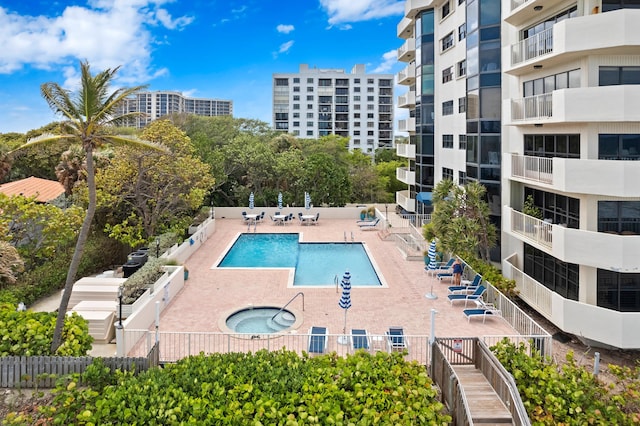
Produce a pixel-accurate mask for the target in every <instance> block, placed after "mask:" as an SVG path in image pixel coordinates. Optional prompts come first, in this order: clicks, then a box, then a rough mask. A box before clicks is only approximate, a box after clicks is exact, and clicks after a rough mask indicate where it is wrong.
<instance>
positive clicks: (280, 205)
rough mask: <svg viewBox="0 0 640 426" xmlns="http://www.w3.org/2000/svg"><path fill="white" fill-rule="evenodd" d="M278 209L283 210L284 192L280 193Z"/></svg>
mask: <svg viewBox="0 0 640 426" xmlns="http://www.w3.org/2000/svg"><path fill="white" fill-rule="evenodd" d="M278 209H280V210H282V192H278Z"/></svg>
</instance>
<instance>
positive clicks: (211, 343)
mask: <svg viewBox="0 0 640 426" xmlns="http://www.w3.org/2000/svg"><path fill="white" fill-rule="evenodd" d="M138 331H139V330H138ZM146 334H147V335H149V336H151V337H147V336H144V337H142V338H140V342H139V344H138V345H137V346H136V347H135V349H134V350H132V351H131V353H130V354H129V356H136V355H134V354H135V353H140V354H143V353H145V351H148V349H149V348H148V346H149V345H153V343H154V342H155V340H154V339H155V338H154V336H155V332H152V331H148V332H146ZM309 337H310V336H309V334H307V333H304V334H302V333H301V334H296V333H291V334H288V333H287V334H260V333H216V332H179V331H176V332H172V331H161V332H159V350H160V362H161V363H166V362H176V361H178V360H180V359H182V358H186V357H188V356H191V355H198V354H200V353H204V354H212V353H232V352H241V353H247V352H256V351H259V350H268V351H278V350H281V349H283V348H284V349H287V350H290V351H294V352H297V353H299V354H302V352H303V351H304V352H307V353H309ZM350 337H351V336H349V335H347V336H345V335H343V334H327V347H326V350H325V351H324V353H332V352H335V353H337V354H338V355H339V356H345V355H346V354H351V353H353V352H354V349H353V348H352V346H351V343H350V340H351V339H350ZM404 340H405V342H406V343H407V349H406V350H407V355H406V357H405V359H407V360H410V361H417V362H419V363H420V364H423V365H427V364H428V361H429V336H428V335H405V336H404ZM343 342H345V343H343ZM391 350H397V349H394V348H391V347H390V346H389V342H388V340H387V337H386V336H385V335H380V334H370V335H369V350H368V351H369V352H370V353H376V352H389V351H391Z"/></svg>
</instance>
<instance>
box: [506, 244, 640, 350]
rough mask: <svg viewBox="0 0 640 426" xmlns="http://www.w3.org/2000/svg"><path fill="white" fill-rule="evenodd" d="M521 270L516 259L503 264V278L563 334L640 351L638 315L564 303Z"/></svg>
mask: <svg viewBox="0 0 640 426" xmlns="http://www.w3.org/2000/svg"><path fill="white" fill-rule="evenodd" d="M522 269H523V268H522V267H519V265H518V264H517V259H516V256H515V255H512V256H510V257H509V258H507V259H505V260H504V261H503V262H502V274H503V275H504V276H505V277H507V278H509V279H512V280H514V281H515V282H516V289H517V290H518V291H519V295H518V297H520V298H521V299H522V300H524V301H525V302H526V303H527V304H528V305H530V306H531V307H533V308H534V309H535V310H536V311H538V312H539V313H540V314H542V315H543V316H544V317H545V318H547V319H548V320H550V321H551V322H552V323H553V324H555V325H556V326H557V327H559V328H560V329H561V330H562V331H564V332H566V333H571V334H574V335H576V336H581V338H583V339H586V340H587V341H590V342H598V343H600V344H605V345H610V346H614V347H616V348H620V349H637V348H640V333H638V332H637V330H638V328H639V327H640V313H639V312H618V311H614V310H611V309H605V308H601V307H599V306H595V305H589V304H586V303H582V302H578V301H575V300H569V299H565V298H564V297H562V296H560V295H559V294H557V293H555V292H553V291H551V290H549V289H548V288H547V287H545V286H544V285H543V284H541V283H540V282H538V281H536V280H535V279H533V278H532V277H530V276H529V275H527V274H525V273H524V272H523V271H522Z"/></svg>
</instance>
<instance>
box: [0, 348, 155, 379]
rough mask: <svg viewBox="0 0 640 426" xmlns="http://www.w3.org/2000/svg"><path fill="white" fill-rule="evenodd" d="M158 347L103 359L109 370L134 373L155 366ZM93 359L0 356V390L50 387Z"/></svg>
mask: <svg viewBox="0 0 640 426" xmlns="http://www.w3.org/2000/svg"><path fill="white" fill-rule="evenodd" d="M158 355H159V351H158V345H157V344H156V345H154V346H153V347H152V348H151V350H150V351H149V354H148V355H147V356H146V357H144V356H143V357H135V358H133V357H105V358H102V361H103V362H104V365H105V366H107V367H109V368H110V369H111V371H115V370H122V371H125V370H126V371H129V370H133V371H134V373H135V374H138V373H140V372H142V371H146V370H148V369H149V368H151V367H155V366H157V365H158V361H159V357H158ZM94 359H96V358H94V357H90V356H81V357H72V356H4V357H0V387H3V388H53V387H55V384H56V380H57V379H58V378H59V377H61V376H65V375H68V374H74V373H80V374H82V373H83V372H84V371H85V369H86V368H87V366H89V365H91V364H92V363H93V360H94Z"/></svg>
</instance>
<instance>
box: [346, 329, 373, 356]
mask: <svg viewBox="0 0 640 426" xmlns="http://www.w3.org/2000/svg"><path fill="white" fill-rule="evenodd" d="M370 348H371V338H370V337H369V332H368V331H367V330H363V329H360V328H352V329H351V349H353V350H354V351H356V350H358V349H364V350H365V351H368V350H369V349H370Z"/></svg>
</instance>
